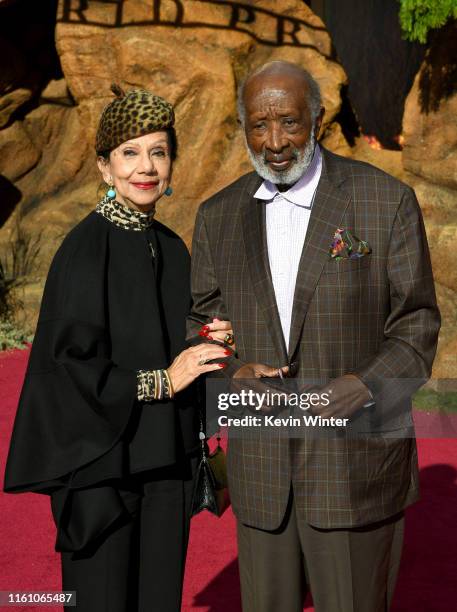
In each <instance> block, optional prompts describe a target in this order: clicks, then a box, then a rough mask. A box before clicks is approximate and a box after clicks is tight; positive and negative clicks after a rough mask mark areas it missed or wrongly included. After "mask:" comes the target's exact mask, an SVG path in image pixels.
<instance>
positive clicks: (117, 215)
mask: <svg viewBox="0 0 457 612" xmlns="http://www.w3.org/2000/svg"><path fill="white" fill-rule="evenodd" d="M95 212H97V213H98V214H100V215H102V216H103V217H105V219H108V221H111V222H112V223H114V225H116V226H117V227H121V228H122V229H125V230H131V231H134V232H142V231H144V230H147V229H148V228H149V227H151V225H152V224H153V223H154V214H155V210H151V211H150V212H146V213H143V212H140V211H139V210H133V209H132V208H128V207H127V206H124V205H123V204H120V203H119V202H117V201H116V200H111V199H110V198H108V197H107V196H105V197H104V198H102V199H101V200H100V202H99V203H98V204H97V206H96V208H95Z"/></svg>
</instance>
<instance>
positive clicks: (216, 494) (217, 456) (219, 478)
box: [191, 412, 230, 516]
mask: <svg viewBox="0 0 457 612" xmlns="http://www.w3.org/2000/svg"><path fill="white" fill-rule="evenodd" d="M199 437H200V444H201V458H200V463H199V464H198V467H197V470H196V473H195V480H194V488H193V492H192V503H191V516H195V515H196V514H198V513H199V512H201V511H202V510H208V511H209V512H211V513H212V514H215V515H216V516H222V514H223V513H224V512H225V510H226V509H227V508H228V506H229V505H230V502H229V498H228V489H227V469H226V460H225V452H224V449H223V448H222V446H221V445H220V440H221V438H220V436H218V437H217V447H216V449H215V450H214V452H213V453H211V454H210V453H209V448H208V444H207V442H206V434H205V431H204V428H203V418H202V415H201V412H200V434H199Z"/></svg>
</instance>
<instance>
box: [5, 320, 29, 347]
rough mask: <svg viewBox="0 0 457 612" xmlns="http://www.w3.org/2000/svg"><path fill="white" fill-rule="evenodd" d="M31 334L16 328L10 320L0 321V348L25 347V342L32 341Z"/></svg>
mask: <svg viewBox="0 0 457 612" xmlns="http://www.w3.org/2000/svg"><path fill="white" fill-rule="evenodd" d="M32 339H33V334H31V333H28V332H25V331H23V330H20V329H17V327H16V326H15V325H14V323H12V322H11V321H0V350H1V351H6V350H9V349H13V348H18V349H23V348H26V343H27V342H32Z"/></svg>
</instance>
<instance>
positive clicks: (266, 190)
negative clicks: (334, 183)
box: [254, 145, 322, 208]
mask: <svg viewBox="0 0 457 612" xmlns="http://www.w3.org/2000/svg"><path fill="white" fill-rule="evenodd" d="M321 172H322V153H321V150H320V147H319V145H316V148H315V149H314V155H313V159H312V160H311V164H310V165H309V167H308V169H307V170H306V172H305V173H304V174H303V176H302V177H301V178H300V179H299V180H298V181H297V182H296V183H295V184H294V185H292V187H291V188H290V189H288V190H287V191H279V190H278V188H277V186H276V185H275V184H274V183H271V182H270V181H267V180H264V181H263V183H262V184H261V185H260V187H259V188H258V189H257V191H256V192H255V194H254V197H255V198H257V199H259V200H268V201H271V200H273V199H274V197H275V196H276V195H277V194H280V195H281V196H282V197H283V198H284V199H285V200H288V201H289V202H292V203H293V204H297V205H298V206H304V207H306V208H310V203H309V200H310V197H309V196H310V193H311V194H313V193H314V191H315V189H316V187H317V184H318V182H319V179H320V176H321Z"/></svg>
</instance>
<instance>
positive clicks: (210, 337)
mask: <svg viewBox="0 0 457 612" xmlns="http://www.w3.org/2000/svg"><path fill="white" fill-rule="evenodd" d="M204 336H205V337H206V338H208V340H214V338H213V337H212V336H208V334H204Z"/></svg>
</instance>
